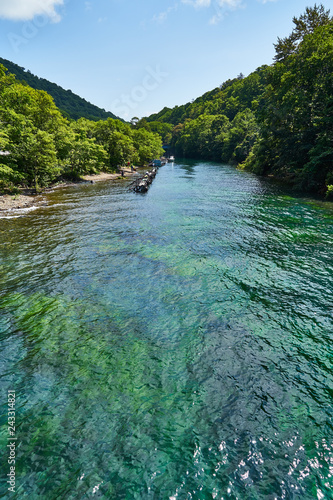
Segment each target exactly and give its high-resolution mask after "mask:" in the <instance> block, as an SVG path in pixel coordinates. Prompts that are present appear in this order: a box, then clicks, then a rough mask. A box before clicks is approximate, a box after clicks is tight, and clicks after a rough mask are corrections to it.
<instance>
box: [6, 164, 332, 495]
mask: <svg viewBox="0 0 333 500" xmlns="http://www.w3.org/2000/svg"><path fill="white" fill-rule="evenodd" d="M124 182H126V181H122V182H119V183H117V184H108V183H102V184H95V185H87V186H80V187H77V188H67V189H65V190H63V191H61V192H60V191H56V192H54V193H51V194H50V195H48V196H49V202H50V206H49V207H48V208H42V209H39V210H37V211H35V212H30V213H28V214H26V215H25V216H24V217H20V218H13V219H0V238H1V240H0V241H1V244H0V259H1V260H0V287H1V293H0V308H1V317H0V339H1V354H0V373H1V378H0V389H1V394H2V396H1V399H2V401H3V402H4V403H3V406H2V409H3V410H4V412H6V411H7V407H6V398H7V390H8V389H9V388H11V389H15V390H16V398H17V437H18V445H17V475H16V477H17V494H16V495H10V497H11V498H15V497H16V498H24V497H27V498H32V499H38V498H41V499H44V498H45V499H58V498H64V499H81V498H82V499H84V498H87V499H88V498H105V499H106V498H111V499H129V500H132V499H172V500H174V499H200V500H205V499H213V498H216V499H228V498H230V499H236V498H238V499H240V500H244V499H249V500H250V499H251V500H252V499H253V500H257V499H258V500H259V499H260V500H261V499H275V498H277V499H329V498H332V497H333V493H332V491H333V490H332V488H333V476H332V475H333V432H332V416H333V412H332V394H333V381H332V364H333V363H332V337H333V328H332V304H333V246H332V243H333V225H332V222H333V209H332V205H328V204H327V205H324V204H319V203H316V202H315V201H311V200H308V199H300V198H295V197H293V196H292V195H290V194H288V193H286V192H284V191H283V190H281V189H280V188H278V187H276V186H274V185H272V184H270V183H269V182H266V181H262V180H260V179H258V178H256V177H254V176H251V175H249V174H246V173H243V172H238V171H236V170H235V169H233V168H232V167H228V166H222V165H214V164H211V163H210V164H203V163H201V164H199V163H197V164H196V163H194V162H187V163H183V164H175V165H173V166H172V165H167V166H165V167H163V168H162V169H160V171H159V173H158V176H157V178H156V179H155V181H154V183H153V185H152V187H151V189H150V191H149V193H148V194H147V195H135V194H133V193H131V192H129V191H128V188H127V184H125V183H124ZM5 419H6V414H5V416H4V418H3V419H2V423H3V424H4V425H3V427H2V430H1V444H2V446H1V450H2V461H1V471H2V474H1V476H2V477H1V479H2V483H1V488H2V489H1V492H2V496H3V497H6V488H7V486H6V484H5V479H4V476H5V474H7V473H8V471H7V469H8V465H7V455H8V453H7V451H6V449H5V446H6V443H7V426H6V425H5V422H6V420H5ZM4 450H5V451H4ZM7 496H8V497H9V495H7Z"/></svg>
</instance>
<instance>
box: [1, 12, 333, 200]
mask: <svg viewBox="0 0 333 500" xmlns="http://www.w3.org/2000/svg"><path fill="white" fill-rule="evenodd" d="M293 23H294V29H293V31H292V33H291V34H290V35H289V36H287V37H285V38H282V39H280V38H279V39H278V40H277V43H276V44H275V50H276V55H275V60H274V63H273V64H272V65H270V66H268V65H264V66H261V67H259V68H257V69H256V70H255V71H254V72H253V73H251V74H250V75H248V76H247V77H244V75H242V74H240V75H238V76H237V77H236V78H234V79H231V80H227V81H226V82H224V83H223V84H222V85H221V86H220V87H218V88H216V89H214V90H212V91H210V92H207V93H205V94H204V95H203V96H201V97H199V98H198V99H196V100H194V101H193V102H190V103H187V104H185V105H183V106H176V107H174V108H173V109H170V108H164V109H162V111H160V112H159V113H157V114H153V115H151V116H149V117H147V118H142V119H141V120H139V119H138V118H133V119H132V122H131V124H127V123H124V122H122V121H121V120H119V119H113V118H112V117H110V116H108V113H106V112H105V111H104V110H100V108H97V107H95V106H93V105H91V104H89V103H87V102H86V101H85V100H84V99H81V98H79V97H78V96H75V95H74V94H72V93H71V91H64V90H63V89H61V87H58V86H57V85H55V84H51V83H50V82H48V81H47V80H43V79H39V78H38V77H35V76H34V75H31V73H29V72H26V71H24V70H23V68H20V67H19V66H17V65H15V64H13V63H10V62H9V61H5V60H2V61H4V62H5V63H6V64H7V69H6V66H3V65H0V120H1V126H0V151H2V152H4V151H5V152H8V153H10V154H8V155H6V154H3V153H2V155H1V161H0V188H1V189H2V190H4V189H11V188H13V186H15V185H17V184H21V185H26V186H32V185H34V186H35V187H36V189H38V187H40V186H45V185H47V184H49V183H50V182H53V181H54V180H55V179H57V178H59V177H61V176H67V177H77V176H79V175H82V174H84V173H88V172H91V173H93V172H98V171H100V170H112V169H115V168H116V166H117V165H121V164H123V163H124V162H125V161H131V162H135V163H137V164H144V163H145V162H147V161H148V160H150V159H151V158H153V157H155V156H159V155H160V154H161V153H162V151H163V150H162V142H163V144H164V145H165V146H167V147H168V148H169V151H171V152H172V153H174V154H176V155H177V156H182V157H188V158H197V159H207V160H214V161H221V162H231V163H234V164H236V165H238V166H239V168H244V169H247V170H249V171H251V172H254V173H256V174H259V175H271V176H274V177H276V178H280V179H283V180H284V181H285V182H289V183H292V184H293V185H294V186H296V187H297V188H298V189H302V190H304V191H312V192H315V193H320V194H322V195H325V196H326V197H333V19H332V17H331V16H330V12H329V11H327V10H325V8H324V7H323V5H319V6H317V5H315V6H314V7H312V8H307V9H306V11H305V13H304V14H302V15H301V16H300V17H299V18H296V17H294V19H293ZM0 61H1V59H0ZM8 70H9V71H8ZM13 73H15V75H16V76H15V75H14V74H13ZM21 80H22V81H21ZM51 96H53V97H51ZM53 99H54V100H53ZM57 105H58V107H57ZM60 109H61V111H60ZM112 116H113V115H112ZM69 117H71V118H72V119H70V118H69ZM87 117H89V118H90V119H87ZM73 118H75V119H77V121H74V120H73ZM94 120H99V121H94Z"/></svg>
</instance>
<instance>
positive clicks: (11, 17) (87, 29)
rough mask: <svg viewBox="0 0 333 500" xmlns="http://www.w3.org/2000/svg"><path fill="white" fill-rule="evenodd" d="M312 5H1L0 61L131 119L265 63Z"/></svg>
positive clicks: (243, 0) (263, 1)
mask: <svg viewBox="0 0 333 500" xmlns="http://www.w3.org/2000/svg"><path fill="white" fill-rule="evenodd" d="M314 3H315V1H313V2H312V1H311V0H293V1H292V2H291V1H290V0H174V1H173V0H160V1H159V2H156V1H155V2H153V0H142V1H141V2H138V1H135V0H87V1H84V0H83V1H82V0H81V1H79V0H0V25H1V31H0V33H1V35H0V36H1V47H2V51H1V56H2V57H3V58H5V59H9V60H11V61H13V62H15V63H16V64H19V65H20V66H23V67H24V68H26V69H29V70H30V71H31V72H32V73H34V74H36V75H38V76H40V77H44V78H47V79H48V80H51V81H53V82H56V83H58V84H59V85H61V86H62V87H64V88H65V89H71V90H72V91H73V92H75V93H76V94H79V95H80V96H82V97H84V98H85V99H87V100H88V101H90V102H92V103H93V104H97V105H98V106H100V107H102V108H105V109H106V110H109V111H112V112H114V113H115V114H116V115H118V116H121V117H122V118H125V119H128V120H129V119H131V118H132V117H133V116H139V117H142V116H147V115H149V114H151V113H153V112H156V111H159V110H160V109H162V108H163V107H164V106H169V107H173V106H175V105H180V104H185V103H186V102H188V101H190V100H192V99H194V98H196V97H198V96H200V95H202V94H203V93H204V92H206V91H208V90H212V89H213V88H215V87H217V86H218V85H220V84H221V83H222V82H223V81H225V80H227V79H228V78H234V77H235V76H237V75H238V74H239V73H241V72H242V73H243V74H245V75H247V74H249V73H251V71H253V70H255V69H256V68H257V67H258V66H261V65H262V64H271V62H272V59H273V56H274V47H273V43H274V42H276V39H277V37H278V36H280V37H283V36H286V35H288V34H289V33H290V32H291V30H292V26H293V25H292V17H293V16H299V15H300V14H302V13H303V12H304V10H305V8H306V6H308V5H310V6H313V5H314ZM317 3H320V2H317ZM323 4H324V6H325V7H326V8H327V9H331V13H333V0H326V1H325V2H323Z"/></svg>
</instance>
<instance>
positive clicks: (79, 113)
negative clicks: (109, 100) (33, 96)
mask: <svg viewBox="0 0 333 500" xmlns="http://www.w3.org/2000/svg"><path fill="white" fill-rule="evenodd" d="M0 64H2V65H3V66H4V67H5V68H7V70H8V71H9V72H10V73H11V74H13V75H15V76H16V78H17V80H19V81H20V82H21V83H27V84H28V85H30V87H32V88H33V89H36V90H45V92H47V93H48V94H50V96H52V97H53V99H54V102H55V104H56V106H58V108H59V109H60V111H61V112H62V113H63V115H64V116H65V117H66V118H72V119H73V120H78V119H79V118H87V119H88V120H95V121H97V120H105V119H107V118H114V119H116V118H117V116H115V115H114V114H113V113H111V112H109V111H105V109H101V108H99V107H98V106H95V105H94V104H91V103H90V102H88V101H86V100H85V99H83V98H82V97H79V96H78V95H76V94H74V93H73V92H72V91H71V90H65V89H63V88H62V87H60V86H59V85H57V84H56V83H52V82H49V81H48V80H45V78H38V76H35V75H33V74H32V73H31V72H30V71H29V70H28V71H26V70H25V68H22V67H21V66H18V65H17V64H14V63H13V62H11V61H8V60H7V59H2V58H1V57H0Z"/></svg>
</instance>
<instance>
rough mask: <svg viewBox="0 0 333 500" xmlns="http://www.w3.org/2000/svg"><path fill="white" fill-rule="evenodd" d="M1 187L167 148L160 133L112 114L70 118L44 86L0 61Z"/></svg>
mask: <svg viewBox="0 0 333 500" xmlns="http://www.w3.org/2000/svg"><path fill="white" fill-rule="evenodd" d="M0 151H1V156H0V190H1V191H13V189H14V188H15V187H16V186H18V185H21V186H28V187H34V188H35V189H36V190H38V189H39V188H40V187H43V186H47V185H49V184H51V183H52V182H54V181H56V180H57V179H59V178H64V177H65V178H70V179H75V178H78V177H79V176H80V175H83V174H93V173H98V172H100V171H102V170H103V171H114V170H115V169H116V167H117V166H118V165H123V164H125V163H126V162H131V163H135V164H137V165H143V164H145V163H146V162H148V161H149V160H151V159H152V158H154V157H156V156H160V155H161V154H162V153H163V149H162V141H161V137H160V136H159V135H158V134H155V133H153V132H150V131H147V130H141V129H133V127H132V126H131V125H130V124H127V123H123V122H122V121H120V120H114V119H112V118H108V119H107V120H104V121H102V120H101V121H97V122H96V121H90V120H87V119H86V118H80V119H79V120H77V121H74V120H68V119H67V118H65V117H64V116H63V115H62V113H61V112H60V110H59V109H58V108H57V106H56V105H55V103H54V101H53V98H52V97H51V96H50V95H49V94H48V93H47V92H45V91H42V90H35V89H33V88H31V87H30V86H28V85H27V84H24V83H21V82H18V81H17V80H16V79H15V77H14V75H12V74H10V73H8V71H6V68H5V67H4V66H2V65H0Z"/></svg>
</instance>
